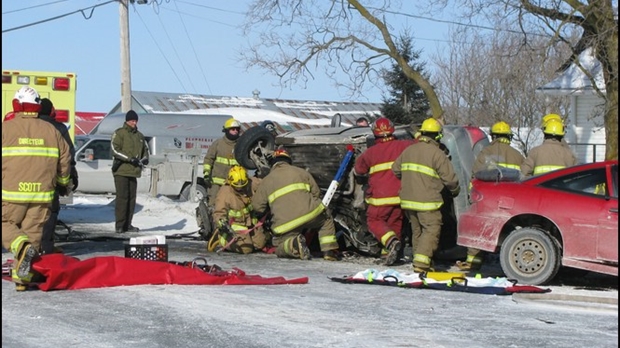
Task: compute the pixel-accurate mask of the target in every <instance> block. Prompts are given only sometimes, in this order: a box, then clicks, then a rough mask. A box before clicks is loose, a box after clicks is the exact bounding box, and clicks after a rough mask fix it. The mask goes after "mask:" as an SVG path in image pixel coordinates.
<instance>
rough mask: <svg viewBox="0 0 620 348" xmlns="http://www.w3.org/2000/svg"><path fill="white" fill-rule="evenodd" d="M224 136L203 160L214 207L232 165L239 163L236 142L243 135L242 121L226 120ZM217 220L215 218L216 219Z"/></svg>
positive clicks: (210, 203) (210, 200) (209, 199)
mask: <svg viewBox="0 0 620 348" xmlns="http://www.w3.org/2000/svg"><path fill="white" fill-rule="evenodd" d="M222 132H224V137H222V138H220V139H217V140H216V141H214V142H213V144H211V146H209V150H208V151H207V154H206V155H205V158H204V160H203V162H202V163H203V164H202V166H203V169H202V171H203V176H204V180H205V184H206V186H207V188H208V191H207V197H208V198H207V200H208V204H209V206H210V207H211V208H212V209H213V207H214V206H215V198H216V197H217V192H218V191H219V190H220V187H222V186H223V185H224V184H225V183H226V177H227V175H228V171H229V170H230V168H232V166H235V165H239V163H237V160H236V159H235V144H237V139H239V136H240V135H241V123H239V121H237V120H235V119H234V118H229V119H228V120H226V122H224V127H223V128H222ZM214 221H215V220H214Z"/></svg>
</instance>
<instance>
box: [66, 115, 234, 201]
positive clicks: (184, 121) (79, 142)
mask: <svg viewBox="0 0 620 348" xmlns="http://www.w3.org/2000/svg"><path fill="white" fill-rule="evenodd" d="M139 117H140V119H139V122H138V130H140V132H142V134H144V137H145V139H146V140H147V143H148V146H149V153H150V159H149V165H148V166H145V167H144V169H143V171H142V177H141V178H139V179H138V192H142V193H151V194H153V195H164V196H174V197H178V198H179V199H181V200H190V199H193V200H194V201H198V200H200V199H202V198H203V197H204V196H205V195H206V188H205V183H204V180H203V177H202V160H203V158H204V156H205V154H206V152H207V150H208V148H209V146H210V145H211V144H212V143H213V142H214V141H215V140H216V139H218V138H221V137H222V135H223V133H222V126H223V125H224V122H225V121H226V120H227V119H228V118H230V117H232V116H230V115H188V114H172V113H170V114H140V115H139ZM124 122H125V114H111V115H107V116H106V117H105V118H104V119H103V120H102V121H101V122H100V123H99V124H98V125H97V126H96V127H95V129H93V131H92V132H91V134H89V135H83V136H77V137H76V153H75V160H76V167H77V171H78V175H79V178H80V182H79V186H78V191H80V192H84V193H115V188H114V178H113V176H112V152H111V144H110V142H111V137H112V133H113V132H114V131H115V130H116V129H117V128H119V127H121V126H122V125H123V123H124Z"/></svg>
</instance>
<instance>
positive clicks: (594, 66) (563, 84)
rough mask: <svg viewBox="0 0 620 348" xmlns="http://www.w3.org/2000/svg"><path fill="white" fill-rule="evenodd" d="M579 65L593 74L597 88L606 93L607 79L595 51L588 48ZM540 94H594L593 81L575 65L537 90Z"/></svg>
mask: <svg viewBox="0 0 620 348" xmlns="http://www.w3.org/2000/svg"><path fill="white" fill-rule="evenodd" d="M579 64H580V65H581V66H583V68H584V69H585V70H587V71H589V72H590V74H592V76H593V77H594V81H595V83H596V86H597V87H598V88H599V89H600V90H601V91H602V92H605V79H604V77H603V70H602V65H601V62H600V61H599V60H598V59H596V57H595V56H594V49H593V48H591V47H590V48H588V49H586V50H584V51H583V52H581V54H580V55H579ZM536 91H537V92H538V93H543V94H552V95H568V94H584V93H592V92H594V88H593V87H592V80H591V79H590V78H589V77H588V76H587V75H586V74H585V73H584V72H583V70H582V69H581V68H580V67H579V66H578V65H577V64H575V63H572V64H571V65H570V66H568V68H566V70H564V71H563V72H561V73H559V75H558V76H557V77H556V78H555V79H554V80H552V81H551V82H549V83H547V84H546V85H544V86H542V87H539V88H537V89H536Z"/></svg>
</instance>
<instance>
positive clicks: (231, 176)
mask: <svg viewBox="0 0 620 348" xmlns="http://www.w3.org/2000/svg"><path fill="white" fill-rule="evenodd" d="M228 184H229V185H230V186H232V187H234V188H242V187H245V185H247V184H248V174H247V172H246V171H245V168H243V167H242V166H233V167H232V168H230V170H229V171H228Z"/></svg>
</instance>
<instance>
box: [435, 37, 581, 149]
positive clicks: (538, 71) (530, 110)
mask: <svg viewBox="0 0 620 348" xmlns="http://www.w3.org/2000/svg"><path fill="white" fill-rule="evenodd" d="M499 29H500V28H498V30H495V31H488V32H481V31H479V30H472V29H471V28H463V27H460V28H458V29H454V30H452V33H451V35H450V37H451V38H452V41H451V45H450V51H449V54H448V55H447V56H441V55H438V56H436V57H434V58H433V61H434V62H435V65H436V66H437V70H436V71H437V73H436V78H437V83H435V86H437V90H438V94H439V95H441V96H443V98H442V99H441V102H442V105H443V107H444V109H445V118H446V120H448V122H449V123H457V124H475V125H478V126H491V125H492V124H494V123H495V122H498V121H505V122H508V123H509V124H510V125H511V126H512V127H514V128H517V130H518V131H517V132H516V133H515V139H514V140H515V141H516V142H517V143H518V144H519V147H520V148H521V150H523V152H524V153H526V154H527V152H528V150H529V149H530V148H531V147H532V146H533V145H538V144H536V143H533V141H535V140H536V134H535V133H537V132H533V131H534V130H536V129H538V128H539V127H540V116H541V115H540V111H541V110H547V109H552V110H555V111H556V112H558V113H560V114H566V113H567V109H568V107H569V104H570V102H569V100H568V98H566V97H565V98H557V99H554V100H552V101H551V103H549V102H548V101H546V98H545V96H541V95H539V94H537V93H536V88H537V87H539V86H541V85H543V84H545V83H546V82H548V81H549V80H550V79H551V78H552V77H553V75H554V70H555V68H556V67H557V66H558V65H559V64H561V63H562V57H563V53H564V54H566V51H567V46H566V45H564V44H558V45H555V46H553V47H549V46H548V42H547V38H546V37H542V36H538V37H534V38H533V39H531V41H530V42H529V44H528V45H524V36H523V35H522V34H520V33H518V32H515V31H513V30H499Z"/></svg>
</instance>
